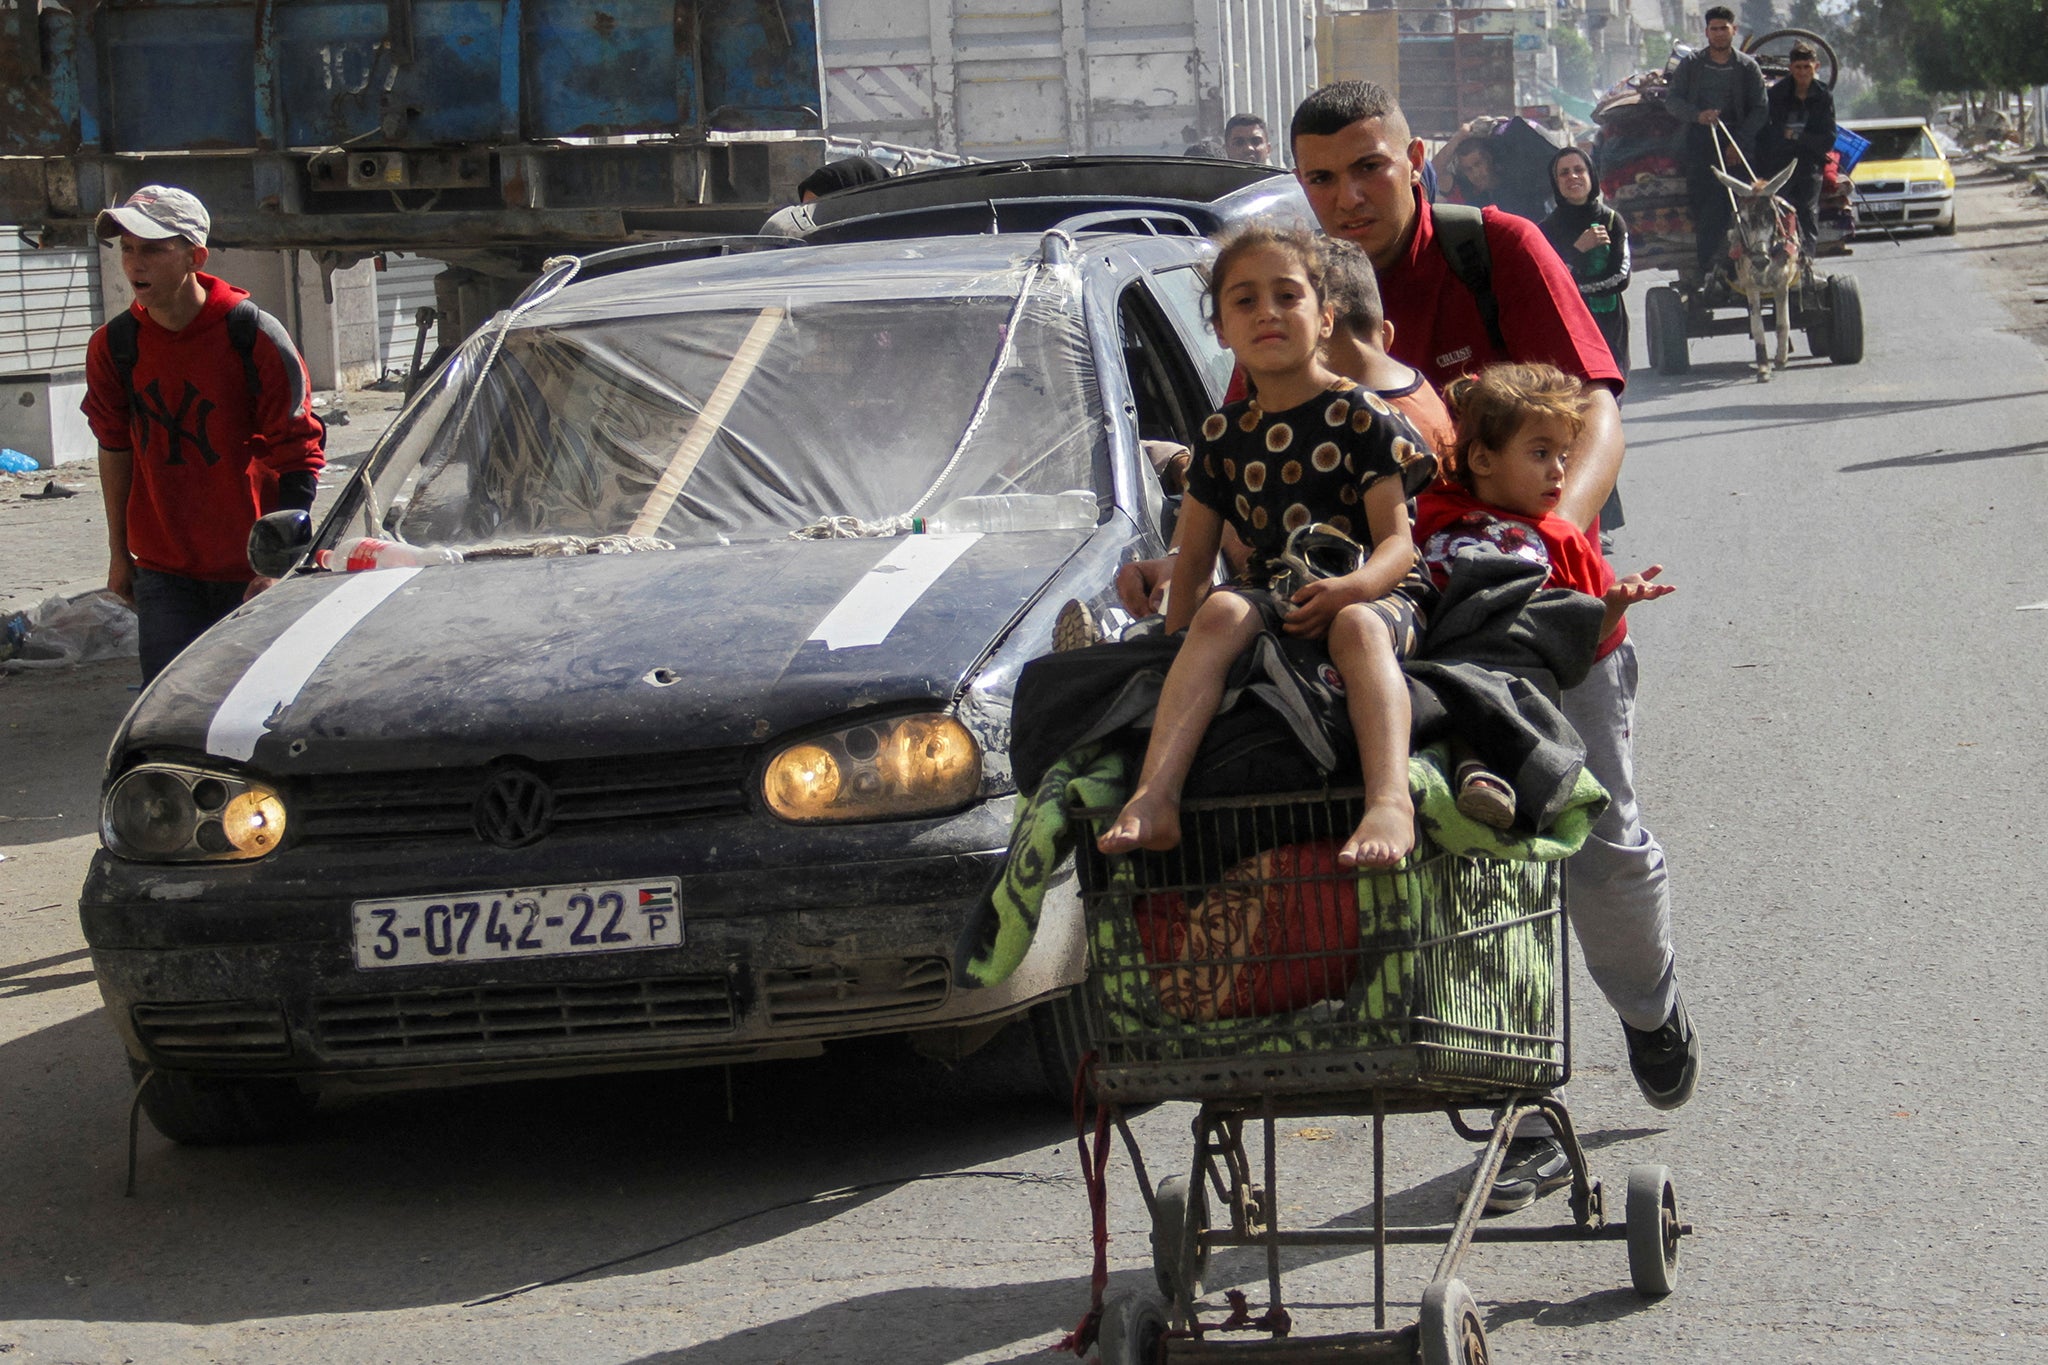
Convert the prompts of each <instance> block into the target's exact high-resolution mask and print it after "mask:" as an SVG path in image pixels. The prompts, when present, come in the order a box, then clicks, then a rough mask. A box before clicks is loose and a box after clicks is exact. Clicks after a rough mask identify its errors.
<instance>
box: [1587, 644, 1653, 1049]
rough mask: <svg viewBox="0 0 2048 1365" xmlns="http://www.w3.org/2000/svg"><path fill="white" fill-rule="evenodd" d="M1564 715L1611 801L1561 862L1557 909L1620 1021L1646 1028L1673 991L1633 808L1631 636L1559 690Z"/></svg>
mask: <svg viewBox="0 0 2048 1365" xmlns="http://www.w3.org/2000/svg"><path fill="white" fill-rule="evenodd" d="M1563 710H1564V714H1565V719H1566V720H1569V721H1570V722H1571V723H1572V728H1573V729H1575V730H1577V731H1578V732H1579V737H1580V738H1581V739H1583V740H1584V741H1585V742H1586V768H1587V770H1588V771H1589V772H1591V773H1592V774H1593V776H1595V777H1597V778H1599V779H1600V785H1601V786H1603V787H1605V788H1607V794H1608V796H1609V797H1610V798H1611V804H1609V806H1608V807H1607V813H1606V814H1605V815H1603V816H1601V817H1600V820H1599V823H1597V824H1595V825H1594V826H1593V832H1592V834H1591V835H1590V836H1588V837H1587V839H1586V842H1585V845H1584V847H1582V848H1580V850H1579V851H1578V852H1577V853H1575V854H1573V855H1572V858H1571V861H1569V862H1567V863H1566V864H1565V909H1566V911H1567V912H1568V913H1569V914H1570V916H1571V921H1572V927H1573V928H1574V929H1575V930H1577V931H1578V938H1579V952H1580V953H1581V954H1582V955H1583V956H1584V958H1585V960H1586V970H1587V972H1588V973H1590V974H1591V975H1592V978H1593V983H1594V984H1595V985H1597V986H1598V987H1599V988H1600V990H1601V993H1602V994H1604V995H1605V996H1606V997H1607V1002H1608V1003H1609V1004H1611V1005H1613V1006H1614V1012H1615V1013H1616V1014H1619V1015H1620V1016H1621V1017H1622V1019H1623V1021H1625V1022H1626V1023H1629V1024H1631V1025H1633V1026H1634V1027H1636V1028H1639V1029H1653V1028H1656V1027H1657V1026H1658V1025H1660V1024H1662V1023H1663V1022H1664V1021H1665V1019H1667V1018H1669V1017H1670V1014H1671V1007H1672V1006H1673V1005H1674V1004H1675V1003H1676V1002H1677V999H1678V964H1677V954H1676V953H1675V952H1674V951H1673V949H1672V946H1671V894H1670V890H1669V888H1668V887H1667V886H1666V884H1665V876H1664V849H1663V846H1662V845H1660V844H1659V843H1658V842H1657V836H1656V835H1654V834H1652V833H1650V831H1649V830H1648V829H1647V828H1645V827H1644V825H1643V822H1642V817H1641V813H1640V811H1639V810H1638V809H1637V807H1636V783H1635V757H1634V754H1635V745H1634V742H1633V740H1632V738H1631V735H1632V732H1633V731H1634V729H1635V719H1636V648H1635V643H1634V642H1633V641H1632V640H1627V639H1624V640H1623V641H1622V642H1621V645H1620V646H1619V647H1618V648H1617V649H1616V650H1615V651H1614V652H1613V653H1612V654H1609V655H1608V656H1607V657H1606V658H1604V659H1602V660H1600V661H1599V662H1597V663H1595V664H1594V665H1593V671H1592V672H1591V673H1588V674H1587V675H1586V680H1585V681H1584V682H1582V683H1580V684H1579V685H1578V686H1577V687H1574V688H1572V689H1571V690H1570V691H1569V692H1566V693H1565V694H1564V706H1563Z"/></svg>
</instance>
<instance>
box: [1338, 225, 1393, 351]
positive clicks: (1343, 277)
mask: <svg viewBox="0 0 2048 1365" xmlns="http://www.w3.org/2000/svg"><path fill="white" fill-rule="evenodd" d="M1323 254H1324V255H1326V256H1327V257H1329V264H1328V265H1327V266H1326V267H1325V268H1324V276H1325V279H1326V280H1327V282H1328V284H1329V293H1328V294H1327V295H1326V296H1325V297H1326V298H1328V300H1329V302H1330V306H1331V307H1332V308H1334V309H1336V310H1337V321H1339V322H1341V323H1343V324H1344V325H1345V326H1346V327H1349V328H1350V329H1351V335H1353V336H1355V337H1357V338H1358V339H1359V340H1360V341H1362V342H1364V343H1365V344H1367V345H1369V346H1373V347H1377V346H1378V345H1379V342H1380V324H1381V323H1384V322H1385V321H1386V320H1387V310H1386V308H1385V307H1384V306H1383V305H1382V304H1381V303H1380V282H1379V277H1378V276H1377V275H1375V274H1373V271H1372V259H1371V258H1370V257H1369V256H1367V255H1366V254H1365V252H1364V251H1363V250H1362V249H1361V248H1360V247H1359V246H1358V244H1357V243H1356V242H1347V241H1345V240H1344V239H1343V238H1342V237H1326V238H1324V239H1323Z"/></svg>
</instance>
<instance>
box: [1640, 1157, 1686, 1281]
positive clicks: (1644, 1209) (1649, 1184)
mask: <svg viewBox="0 0 2048 1365" xmlns="http://www.w3.org/2000/svg"><path fill="white" fill-rule="evenodd" d="M1678 1227H1679V1224H1678V1199H1677V1196H1676V1195H1674V1194H1673V1193H1672V1189H1671V1168H1670V1167H1669V1166H1631V1167H1629V1168H1628V1277H1629V1279H1630V1280H1631V1281H1632V1282H1634V1284H1635V1287H1636V1293H1638V1294H1641V1295H1642V1296H1643V1297H1644V1298H1646V1299H1656V1298H1662V1297H1663V1296H1664V1295H1666V1294H1669V1293H1670V1292H1671V1291H1672V1290H1673V1289H1674V1288H1676V1287H1677V1285H1678V1238H1679V1231H1678Z"/></svg>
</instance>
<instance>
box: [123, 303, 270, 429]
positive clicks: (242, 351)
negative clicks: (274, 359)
mask: <svg viewBox="0 0 2048 1365" xmlns="http://www.w3.org/2000/svg"><path fill="white" fill-rule="evenodd" d="M227 325H228V344H229V345H231V346H233V347H234V348H235V354H237V355H239V356H241V357H242V375H243V377H244V378H245V379H247V380H248V382H249V401H250V402H251V403H254V402H255V401H256V399H257V397H258V396H259V395H260V394H261V393H262V392H263V381H262V380H260V379H258V378H257V376H256V355H255V351H256V333H258V332H259V331H261V330H262V329H263V310H262V309H261V308H258V307H257V306H256V305H255V303H254V302H253V301H252V300H249V299H243V300H242V301H241V302H240V303H238V304H236V305H235V306H234V307H232V308H230V309H228V315H227ZM106 331H107V356H108V358H109V359H111V360H112V361H113V362H114V369H115V370H116V371H117V372H119V374H120V376H121V387H122V388H124V389H126V390H127V391H128V400H129V402H130V403H131V404H132V403H133V402H134V400H135V363H136V361H137V360H139V359H140V358H141V356H142V349H141V336H142V322H141V320H140V319H138V318H137V317H136V316H135V314H134V313H133V312H131V311H130V310H128V309H125V308H124V309H122V310H121V311H120V312H119V313H118V314H116V315H115V316H113V317H111V318H109V319H107V328H106Z"/></svg>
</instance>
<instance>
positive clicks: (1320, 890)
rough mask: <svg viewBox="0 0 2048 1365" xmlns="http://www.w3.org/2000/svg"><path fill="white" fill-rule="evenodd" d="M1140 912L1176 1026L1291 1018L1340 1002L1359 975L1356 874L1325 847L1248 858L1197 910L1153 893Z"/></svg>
mask: <svg viewBox="0 0 2048 1365" xmlns="http://www.w3.org/2000/svg"><path fill="white" fill-rule="evenodd" d="M1132 912H1133V916H1134V918H1135V919H1136V921H1137V929H1138V934H1139V937H1140V939H1141V941H1142V942H1143V943H1144V945H1145V955H1146V958H1147V960H1148V961H1150V962H1151V963H1153V964H1154V971H1153V973H1152V982H1153V987H1154V989H1156V990H1157V991H1158V992H1159V1004H1160V1008H1162V1009H1164V1010H1165V1011H1166V1012H1167V1013H1168V1014H1171V1015H1173V1016H1174V1017H1175V1018H1177V1019H1186V1020H1190V1021H1206V1020H1212V1019H1244V1018H1256V1017H1259V1016H1263V1015H1273V1014H1286V1013H1289V1012H1291V1011H1294V1010H1298V1009H1305V1008H1307V1007H1308V1006H1310V1005H1312V1004H1315V1003H1316V1002H1317V1001H1319V1000H1337V999H1342V998H1343V996H1344V994H1345V993H1346V992H1347V991H1349V990H1350V989H1351V983H1352V981H1353V980H1354V979H1355V978H1356V976H1357V973H1358V885H1357V881H1356V874H1354V873H1352V872H1350V871H1347V870H1345V869H1342V868H1339V867H1338V865H1337V845H1336V844H1334V843H1330V842H1327V841H1326V842H1321V843H1313V844H1290V845H1287V846H1285V847H1282V848H1276V849H1271V850H1268V851H1267V852H1264V853H1260V854H1257V855H1256V856H1254V857H1251V858H1247V859H1246V860H1245V861H1243V862H1241V863H1239V864H1238V865H1237V866H1235V867H1233V868H1231V869H1230V870H1229V871H1228V872H1226V873H1224V874H1223V879H1222V881H1220V882H1219V883H1217V884H1216V885H1215V886H1214V887H1211V888H1210V890H1209V892H1208V894H1206V895H1204V896H1203V897H1202V898H1201V899H1200V900H1199V901H1197V902H1196V903H1195V905H1194V907H1193V908H1192V909H1189V908H1188V905H1187V901H1186V898H1185V897H1183V896H1179V895H1154V896H1144V897H1140V898H1138V899H1137V900H1136V901H1135V902H1134V904H1133V906H1132Z"/></svg>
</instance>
